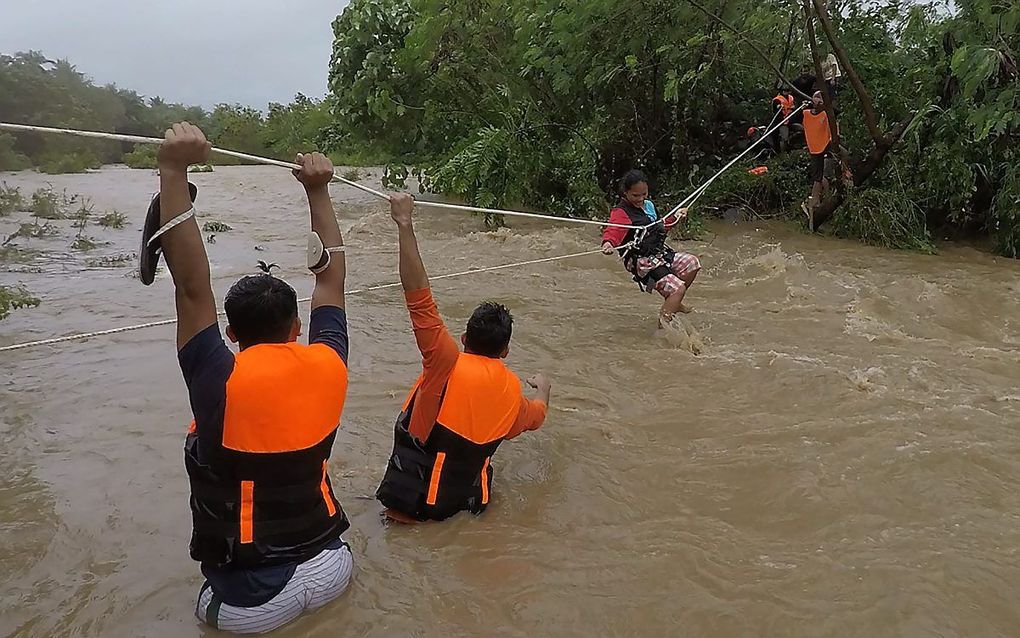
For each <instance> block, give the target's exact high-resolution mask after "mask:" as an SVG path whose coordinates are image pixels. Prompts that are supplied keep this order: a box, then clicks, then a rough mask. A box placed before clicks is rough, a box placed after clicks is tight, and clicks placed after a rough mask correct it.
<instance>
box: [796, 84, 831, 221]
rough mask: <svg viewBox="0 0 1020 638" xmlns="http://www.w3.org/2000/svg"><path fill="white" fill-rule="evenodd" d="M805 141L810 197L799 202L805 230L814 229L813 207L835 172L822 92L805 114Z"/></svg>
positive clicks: (829, 130) (824, 192) (827, 118)
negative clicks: (803, 216) (809, 163)
mask: <svg viewBox="0 0 1020 638" xmlns="http://www.w3.org/2000/svg"><path fill="white" fill-rule="evenodd" d="M804 139H805V140H806V141H807V147H808V153H809V154H810V156H811V194H810V195H809V196H808V198H807V200H806V201H804V202H803V203H801V205H800V207H801V210H803V211H804V214H805V215H806V216H807V219H808V228H809V229H810V230H814V229H815V228H814V226H815V222H814V213H815V207H817V206H818V204H819V203H820V202H821V200H822V197H823V196H824V195H825V194H826V193H828V191H829V179H830V177H832V174H833V173H834V172H835V159H834V157H833V148H832V130H831V128H830V127H829V116H828V114H827V113H826V111H825V99H824V98H823V97H822V92H821V91H815V93H814V95H812V96H811V108H810V109H809V110H806V111H804Z"/></svg>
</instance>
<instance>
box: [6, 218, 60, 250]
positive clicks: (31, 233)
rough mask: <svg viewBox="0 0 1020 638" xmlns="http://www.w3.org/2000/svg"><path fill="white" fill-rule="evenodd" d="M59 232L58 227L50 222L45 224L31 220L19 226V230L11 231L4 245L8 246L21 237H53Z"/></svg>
mask: <svg viewBox="0 0 1020 638" xmlns="http://www.w3.org/2000/svg"><path fill="white" fill-rule="evenodd" d="M58 232H59V231H58V230H57V227H56V226H54V225H53V224H51V223H49V222H46V223H45V224H38V223H36V222H29V223H25V224H21V226H19V227H18V230H16V231H14V232H13V233H11V234H10V235H9V236H8V237H7V239H5V240H4V243H3V245H4V246H6V245H8V244H10V243H11V242H12V241H14V240H15V239H18V238H19V237H24V238H25V239H42V238H43V237H52V236H54V235H56V234H57V233H58Z"/></svg>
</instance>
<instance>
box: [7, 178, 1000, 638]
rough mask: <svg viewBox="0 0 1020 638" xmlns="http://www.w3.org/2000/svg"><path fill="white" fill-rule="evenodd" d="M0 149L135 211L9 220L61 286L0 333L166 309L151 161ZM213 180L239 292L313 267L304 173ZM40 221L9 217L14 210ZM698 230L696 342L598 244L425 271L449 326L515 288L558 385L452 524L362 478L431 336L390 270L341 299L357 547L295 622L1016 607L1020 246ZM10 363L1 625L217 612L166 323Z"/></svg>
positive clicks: (576, 234) (685, 632)
mask: <svg viewBox="0 0 1020 638" xmlns="http://www.w3.org/2000/svg"><path fill="white" fill-rule="evenodd" d="M377 177H378V172H377V171H376V178H377ZM3 179H4V180H5V181H7V183H8V184H10V185H16V186H19V187H21V188H22V190H23V191H25V192H28V193H30V192H31V191H33V190H34V189H36V188H38V187H40V186H43V185H45V184H46V183H47V182H49V183H51V184H52V185H53V187H54V188H55V189H56V190H57V191H58V192H59V191H61V190H63V189H67V192H68V193H78V194H82V195H85V196H87V197H89V198H91V199H92V201H93V202H94V204H95V206H96V210H97V212H100V211H108V210H112V209H118V210H120V211H123V212H125V213H127V214H128V223H127V226H126V227H125V228H124V229H123V230H112V229H105V228H101V227H99V226H97V225H93V224H90V225H89V226H88V227H87V228H86V229H85V232H84V234H86V235H89V236H91V237H93V238H94V239H95V240H96V241H97V242H99V243H100V245H99V246H98V247H97V248H96V249H95V250H93V251H90V252H88V253H81V252H79V251H73V250H70V249H69V248H68V246H69V245H70V243H71V242H72V240H73V239H74V237H75V232H76V231H74V230H73V229H71V222H70V221H55V222H52V224H53V228H54V229H55V230H56V233H57V234H56V235H54V236H51V237H47V238H41V239H30V240H24V239H18V240H15V241H14V242H12V244H17V245H18V246H19V247H20V248H21V249H24V250H26V251H28V252H24V253H21V254H18V255H15V256H14V257H13V259H11V260H9V261H8V262H6V263H4V264H2V265H0V283H4V284H11V283H17V282H22V283H24V284H25V285H26V286H27V287H28V288H30V289H31V290H32V291H33V292H34V293H36V294H37V295H38V296H39V297H40V298H41V299H42V305H40V306H39V307H38V308H35V309H28V310H21V311H17V312H15V313H14V314H12V316H11V317H10V318H8V319H7V320H5V321H3V322H2V323H0V345H7V344H12V343H17V342H22V341H28V340H32V339H41V338H46V337H51V336H58V335H63V334H68V333H72V332H76V331H91V330H100V329H105V328H112V327H117V326H121V325H130V324H137V323H142V322H146V321H152V320H157V319H161V318H165V317H170V316H172V315H173V301H172V287H171V282H170V280H169V278H168V276H167V274H166V272H165V271H163V272H161V274H160V276H159V278H158V279H157V281H156V283H155V284H154V285H153V286H151V287H149V288H146V287H144V286H142V285H141V284H140V283H139V282H138V281H137V280H136V279H134V278H133V276H132V271H133V262H128V261H119V260H118V258H119V257H122V256H124V255H126V254H129V253H132V252H134V251H136V250H137V244H138V242H139V236H140V228H141V221H142V215H143V213H144V208H145V206H146V204H147V202H148V197H149V195H150V194H151V192H152V191H153V189H155V188H156V186H157V179H156V177H155V176H154V175H153V173H152V172H151V171H130V170H127V169H117V168H109V169H104V170H103V171H101V172H99V173H93V174H89V175H76V176H57V177H45V176H40V175H36V174H33V173H21V174H16V175H6V176H3ZM192 179H193V181H195V182H196V183H197V184H198V186H199V188H200V190H201V192H200V195H199V210H200V215H201V218H202V220H203V221H211V220H215V221H220V222H223V223H226V224H229V225H230V226H231V227H233V230H232V231H230V232H218V233H216V237H215V238H214V241H215V243H212V244H210V245H209V246H208V248H209V251H210V255H211V260H212V266H213V277H214V280H215V287H216V291H217V295H218V296H219V298H220V299H222V295H223V293H224V292H225V291H226V289H227V288H228V286H229V285H230V283H232V282H233V281H234V280H235V279H236V278H237V277H238V276H240V275H242V274H248V273H252V272H255V264H256V261H257V260H259V259H264V260H267V261H273V262H276V263H278V264H280V266H281V267H282V271H280V272H281V273H282V276H284V277H285V278H286V279H288V280H289V281H290V282H292V283H293V284H294V285H295V287H296V288H297V290H298V293H299V294H300V295H303V296H304V295H307V294H308V293H310V291H311V286H312V281H311V277H310V276H309V275H308V274H307V271H306V270H305V269H304V264H303V262H304V255H303V246H304V242H305V233H306V228H307V224H308V217H307V212H306V207H305V203H304V201H303V192H302V190H301V188H300V186H299V185H298V184H297V183H296V182H295V181H294V180H293V178H292V177H291V176H290V175H288V174H287V172H286V171H282V170H279V169H275V168H269V167H258V168H242V167H237V168H221V169H218V170H217V171H216V172H215V173H212V174H202V175H194V176H193V177H192ZM370 181H371V182H372V183H376V184H377V183H378V182H377V180H376V179H375V178H373V179H371V180H370ZM333 194H334V198H335V200H336V202H337V209H338V212H339V214H340V217H341V226H342V228H343V230H344V231H345V235H346V238H347V243H348V244H349V246H350V250H349V253H348V255H349V256H348V264H349V265H348V272H349V275H348V285H349V287H350V288H360V287H364V286H366V285H373V284H380V283H388V282H392V281H396V280H397V278H396V270H397V259H396V250H395V248H396V233H395V230H394V228H393V226H392V224H391V222H390V220H389V217H388V212H387V211H386V209H385V208H384V206H383V205H382V204H380V203H378V202H377V201H375V200H371V199H366V198H365V196H364V195H361V194H359V193H358V192H357V191H354V190H352V189H350V188H344V187H337V188H335V189H334V191H333ZM26 221H30V217H29V216H28V215H27V214H21V215H18V214H15V215H12V216H10V217H7V218H0V240H2V238H3V237H6V236H8V235H10V234H11V233H13V232H14V231H16V230H17V229H18V227H19V224H20V223H21V222H26ZM418 230H419V236H420V238H421V245H422V251H423V254H424V256H425V261H426V265H427V266H428V267H429V269H430V272H431V274H433V275H438V274H441V273H444V272H454V271H461V270H466V269H469V268H475V267H485V266H492V265H498V264H501V263H507V262H512V261H523V260H527V259H534V258H541V257H548V256H554V255H558V254H565V253H572V252H578V251H582V250H586V249H590V248H596V247H597V243H598V241H597V236H596V232H597V230H596V229H595V228H589V227H574V226H567V225H551V224H544V223H540V222H536V223H531V222H529V223H526V224H519V223H515V222H511V228H509V229H503V230H500V231H498V232H485V231H484V228H483V226H482V224H481V222H480V220H479V219H478V218H476V217H471V216H466V215H462V214H458V213H451V212H430V211H421V212H420V213H419V222H418ZM207 234H209V233H207ZM707 239H709V240H711V241H705V242H692V243H690V244H687V245H686V246H687V248H688V249H689V250H692V251H694V252H696V253H698V254H700V255H701V257H702V261H703V263H704V265H705V269H704V270H703V272H702V274H701V276H700V278H699V279H698V282H697V284H696V286H695V287H694V288H693V289H692V292H691V293H690V295H689V297H688V299H689V301H690V303H691V304H692V305H693V306H695V308H696V312H695V313H694V314H692V315H690V317H689V322H690V325H691V326H692V328H693V331H694V340H695V341H696V342H697V344H700V350H701V354H700V355H698V356H695V355H694V354H692V352H691V351H690V349H689V348H686V347H683V344H681V346H676V345H675V344H674V343H673V342H670V341H667V340H666V339H664V338H663V337H662V336H661V335H660V334H657V331H656V330H655V317H656V313H657V309H658V300H657V299H655V298H653V297H651V296H649V295H644V294H641V293H640V292H639V291H638V290H637V287H636V286H635V285H634V284H633V283H632V282H630V281H629V277H628V276H627V275H626V274H625V273H624V272H623V271H622V269H621V268H620V266H619V264H618V262H617V261H616V260H614V259H612V258H609V257H604V256H602V255H592V256H587V257H580V258H577V259H572V260H565V261H559V262H553V263H546V264H540V265H535V266H529V267H527V268H524V269H511V270H504V271H499V272H491V273H483V274H476V275H472V276H468V277H462V278H457V279H449V280H443V281H436V282H434V290H435V292H436V296H437V299H438V301H439V305H440V309H441V310H442V312H443V313H444V315H445V317H446V319H447V321H448V323H449V325H450V326H451V327H452V328H453V329H454V330H455V331H457V332H458V333H459V329H460V326H462V325H463V322H464V321H465V319H466V317H467V315H468V314H469V313H470V312H471V310H472V309H473V308H474V307H475V305H476V304H477V303H478V302H479V301H481V300H484V299H496V300H500V301H502V302H504V303H506V304H507V305H508V306H509V307H510V308H511V310H512V311H513V313H514V316H515V319H516V324H515V332H514V341H513V346H512V351H511V355H510V359H509V362H510V365H511V366H512V367H513V368H514V369H515V370H516V371H517V372H518V373H520V374H521V375H524V374H530V373H533V372H537V371H545V372H546V373H548V374H549V375H550V376H551V377H552V379H553V382H554V386H553V400H552V409H551V410H550V413H549V419H548V421H547V424H546V426H545V427H544V428H543V429H542V430H540V431H539V432H537V433H534V434H532V435H529V436H524V437H521V438H520V439H518V440H516V441H514V442H512V443H509V444H506V445H505V446H504V447H502V448H501V449H500V452H499V454H498V456H497V457H496V461H497V462H496V463H495V465H496V468H497V469H496V479H495V489H494V498H493V504H492V506H491V507H490V508H489V510H488V512H486V514H485V515H484V516H482V517H480V518H475V517H471V516H466V515H462V516H459V517H457V518H455V519H453V520H451V521H448V522H447V523H444V524H436V525H423V526H418V527H414V528H405V527H396V528H393V527H387V526H385V525H384V524H383V523H382V521H381V520H380V516H379V509H380V508H379V505H378V503H376V502H374V501H372V500H369V499H366V498H364V497H365V496H368V495H371V494H373V492H374V490H375V487H376V485H377V484H378V482H379V480H380V478H381V476H382V472H383V468H384V464H385V461H386V458H387V455H388V453H389V450H390V444H391V428H392V421H393V418H394V416H395V414H396V412H397V410H398V408H399V403H400V402H401V400H402V399H403V397H404V395H405V393H406V391H407V389H408V387H409V385H410V384H411V383H412V381H413V380H414V378H415V376H416V374H417V371H418V365H419V363H418V362H419V356H418V353H417V351H416V349H415V346H414V341H413V339H412V337H411V332H410V327H409V322H408V319H407V314H406V311H405V310H404V307H403V304H402V297H401V294H400V292H399V290H398V289H387V290H380V291H377V292H369V293H365V294H361V295H357V296H353V297H351V298H350V299H349V301H348V312H349V315H350V325H351V340H352V354H351V364H350V367H351V373H352V374H351V384H350V391H349V396H348V400H347V406H346V409H345V412H344V418H343V425H342V428H341V430H340V434H339V436H338V437H337V440H336V446H335V448H334V452H333V461H332V462H331V464H330V471H331V474H332V478H333V485H334V487H335V489H336V493H337V495H338V497H339V498H340V499H341V501H342V502H343V505H344V507H345V508H346V509H347V511H348V514H349V515H350V517H351V522H352V529H351V530H350V531H349V532H348V533H347V535H346V536H347V540H349V541H350V543H351V545H352V549H353V551H354V553H355V559H356V562H357V571H356V573H355V578H354V581H353V585H352V588H351V590H350V591H349V592H348V593H347V594H345V595H344V596H343V598H342V599H340V600H339V601H337V602H334V603H332V604H330V605H329V606H328V607H326V608H325V609H323V610H321V611H319V612H317V613H314V614H311V615H308V616H305V617H303V618H302V619H301V620H299V621H298V622H296V623H295V624H293V625H291V626H289V627H287V628H285V629H283V630H281V631H280V632H278V633H277V634H274V635H278V636H281V637H285V636H302V637H305V636H308V637H311V636H323V637H327V636H328V637H341V636H371V637H377V636H378V637H386V636H423V637H424V636H442V637H452V636H488V635H499V636H521V637H527V638H534V637H536V636H628V637H631V636H681V635H682V636H712V637H715V636H723V637H729V636H861V637H867V638H875V637H882V636H897V637H899V636H941V637H949V636H967V637H976V636H981V637H988V636H1017V635H1020V605H1018V604H1017V601H1018V600H1020V554H1018V549H1020V432H1018V426H1020V387H1018V385H1020V383H1018V382H1020V301H1018V299H1020V264H1018V263H1017V262H1014V261H1010V260H1005V259H996V258H994V257H992V256H989V255H987V254H984V253H981V252H978V251H976V250H973V249H969V248H964V247H958V246H957V247H954V246H946V247H943V250H942V253H941V254H940V255H938V256H934V257H929V256H922V255H917V254H911V253H901V252H891V251H886V250H882V249H875V248H869V247H864V246H860V245H858V244H855V243H850V242H843V241H836V240H830V239H824V238H819V237H812V236H808V235H805V234H802V233H800V232H798V231H797V230H795V229H792V228H791V227H789V226H785V225H782V224H765V223H760V224H755V223H747V224H742V225H737V226H731V225H721V224H720V225H718V226H713V227H712V232H710V233H709V234H708V237H707ZM256 246H257V247H258V249H256ZM9 258H10V256H9ZM303 312H304V311H303ZM687 345H689V344H687ZM0 370H2V377H0V379H2V383H0V440H2V445H3V454H2V456H0V540H2V548H3V549H2V551H0V635H3V636H26V637H27V636H39V637H42V636H155V637H160V638H162V637H180V636H184V637H188V636H213V635H219V634H218V633H217V632H216V631H214V630H211V629H206V628H204V627H202V626H201V625H200V624H199V623H198V621H197V620H196V619H195V617H194V615H193V607H194V601H195V596H196V593H197V591H198V588H199V586H200V585H201V582H202V578H201V576H200V574H199V571H198V565H197V564H196V563H193V562H192V561H191V560H190V559H189V558H188V540H189V535H190V525H191V520H190V514H189V510H188V483H187V479H186V475H185V471H184V466H183V459H182V445H183V442H184V433H185V429H186V427H187V424H188V422H189V420H190V413H189V408H188V401H187V397H186V394H185V388H184V383H183V382H182V379H181V374H180V371H179V368H178V366H177V362H176V358H175V351H174V343H173V328H172V327H162V328H153V329H149V330H141V331H136V332H127V333H122V334H117V335H113V336H108V337H102V338H97V339H93V340H90V341H85V342H75V343H66V344H62V345H59V346H47V347H41V348H35V349H29V350H21V351H16V352H4V353H0Z"/></svg>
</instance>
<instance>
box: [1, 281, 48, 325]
mask: <svg viewBox="0 0 1020 638" xmlns="http://www.w3.org/2000/svg"><path fill="white" fill-rule="evenodd" d="M38 305H39V298H38V297H35V296H33V295H32V293H30V292H29V291H28V289H26V288H25V287H24V286H21V285H18V286H0V319H6V318H7V317H8V316H9V315H10V314H11V311H13V310H19V309H21V308H34V307H35V306H38Z"/></svg>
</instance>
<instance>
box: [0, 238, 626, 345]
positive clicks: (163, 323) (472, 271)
mask: <svg viewBox="0 0 1020 638" xmlns="http://www.w3.org/2000/svg"><path fill="white" fill-rule="evenodd" d="M626 247H627V246H626V245H625V246H622V247H621V248H626ZM599 252H602V250H601V249H596V250H587V251H584V252H579V253H571V254H569V255H559V256H558V257H544V258H542V259H530V260H528V261H518V262H515V263H512V264H503V265H500V266H490V267H488V268H473V269H470V270H462V271H460V272H451V273H446V274H444V275H436V276H435V277H430V278H429V279H430V280H432V281H437V280H440V279H452V278H454V277H463V276H464V275H472V274H476V273H483V272H493V271H496V270H504V269H506V268H516V267H518V266H531V265H533V264H544V263H548V262H550V261H559V260H560V259H571V258H574V257H583V256H585V255H594V254H595V253H599ZM399 285H401V283H400V282H399V281H398V282H394V283H390V284H380V285H378V286H369V287H368V288H361V289H358V290H349V291H346V292H345V294H346V295H359V294H362V293H366V292H372V291H375V290H384V289H386V288H396V287H397V286H399ZM308 301H311V297H305V298H303V299H298V302H299V303H305V302H308ZM223 314H224V312H223V311H222V310H220V311H219V312H218V313H217V315H219V316H222V315H223ZM175 323H177V319H161V320H159V321H150V322H148V323H140V324H137V325H134V326H124V327H121V328H110V329H109V330H98V331H96V332H86V333H83V334H75V335H67V336H64V337H55V338H52V339H41V340H39V341H28V342H25V343H17V344H14V345H10V346H3V347H0V352H10V351H12V350H24V349H26V348H35V347H38V346H48V345H53V344H56V343H65V342H68V341H82V340H84V339H91V338H93V337H103V336H106V335H113V334H118V333H121V332H131V331H133V330H143V329H145V328H155V327H158V326H169V325H172V324H175Z"/></svg>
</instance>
